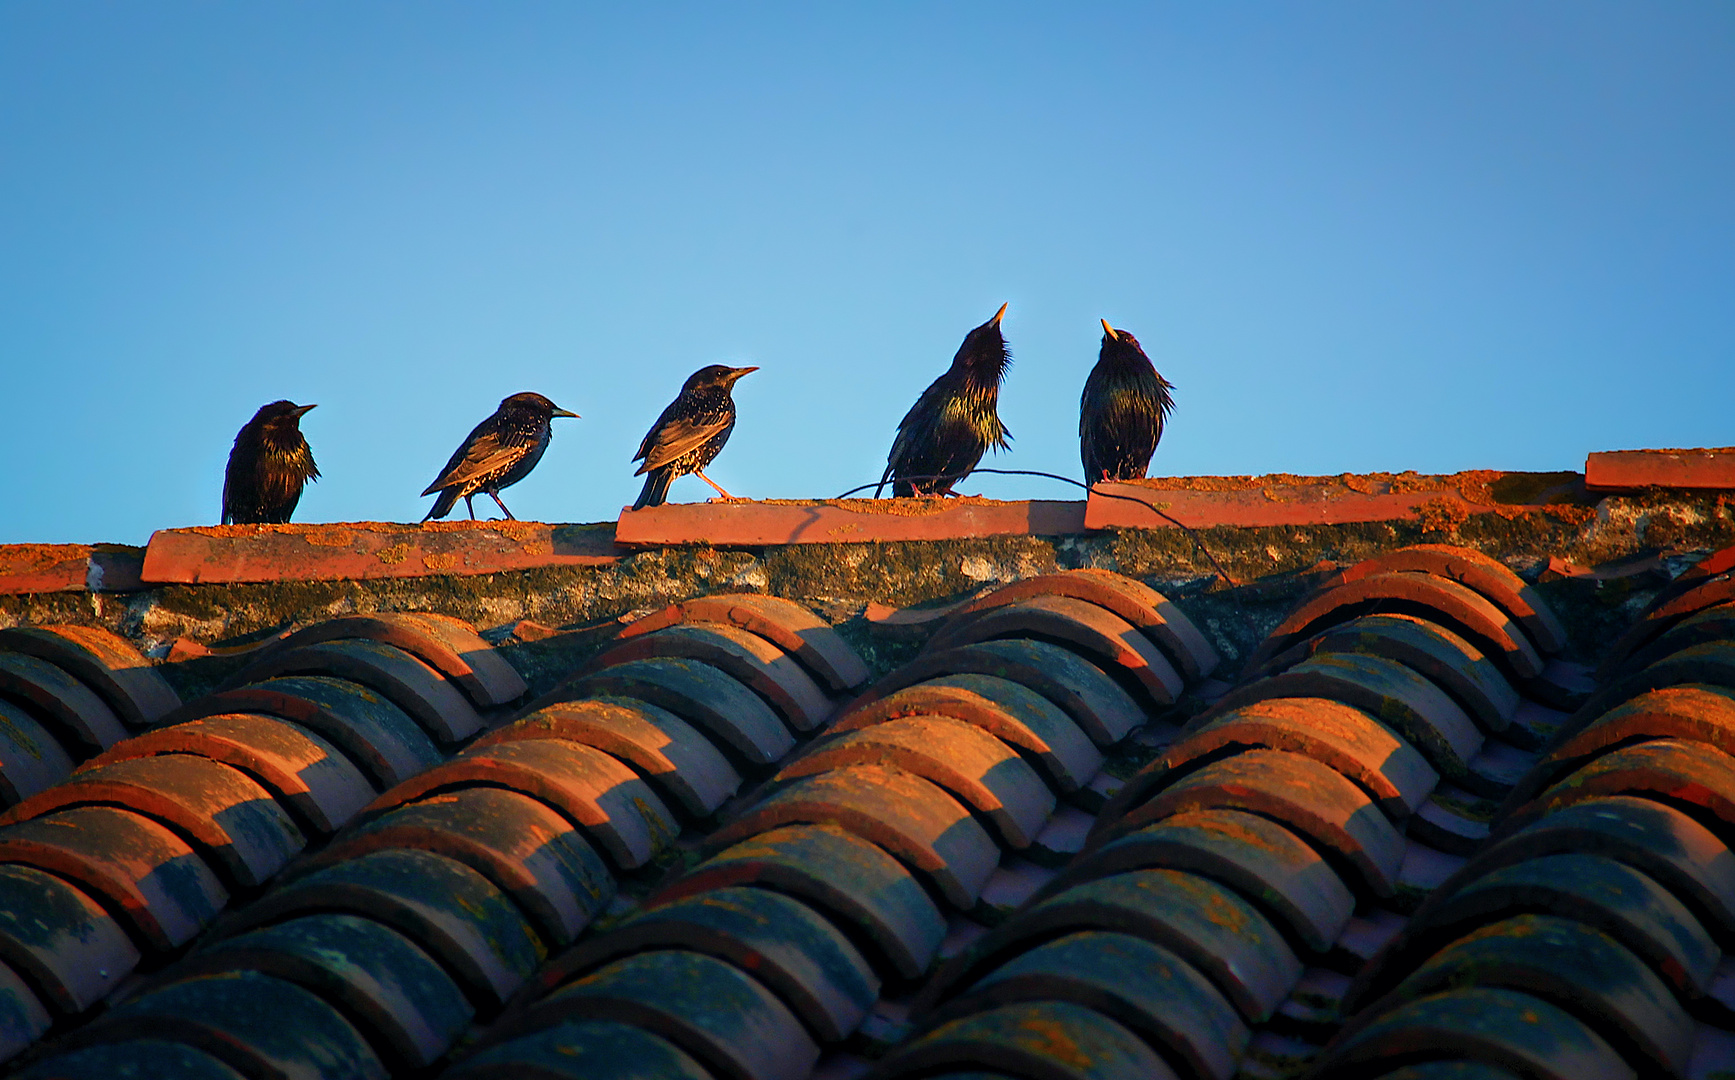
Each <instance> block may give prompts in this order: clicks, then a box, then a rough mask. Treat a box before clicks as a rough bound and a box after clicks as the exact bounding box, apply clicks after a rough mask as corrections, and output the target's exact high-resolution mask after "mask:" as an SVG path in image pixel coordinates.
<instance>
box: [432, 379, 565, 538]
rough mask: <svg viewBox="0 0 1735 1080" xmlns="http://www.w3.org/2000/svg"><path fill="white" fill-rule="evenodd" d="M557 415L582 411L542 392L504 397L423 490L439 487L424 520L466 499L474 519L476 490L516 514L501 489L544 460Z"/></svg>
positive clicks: (509, 516)
mask: <svg viewBox="0 0 1735 1080" xmlns="http://www.w3.org/2000/svg"><path fill="white" fill-rule="evenodd" d="M556 416H569V417H571V418H573V419H574V420H576V419H578V414H577V413H575V412H567V411H566V410H565V409H562V408H560V407H559V406H557V405H555V404H554V402H552V401H550V400H548V399H547V398H545V397H543V396H542V395H541V394H534V393H523V394H513V395H512V396H511V397H509V398H507V399H506V400H504V401H502V402H501V403H500V407H499V408H498V409H495V410H494V415H493V416H490V417H489V418H488V419H486V420H484V421H482V422H481V423H480V424H477V425H476V426H475V428H473V429H472V430H471V432H470V435H469V437H468V438H466V439H465V440H464V441H463V443H462V444H460V445H459V447H458V449H457V450H456V451H455V452H454V453H453V454H452V459H451V460H450V461H448V462H446V467H445V468H444V469H441V470H440V475H439V478H438V479H436V480H435V481H434V482H433V483H431V484H429V485H428V487H427V489H426V490H425V491H423V492H422V494H423V495H432V494H433V493H434V492H436V491H437V492H439V493H440V497H439V498H437V499H435V500H434V508H433V509H432V510H429V511H428V516H427V517H425V518H423V519H422V520H423V521H427V520H428V518H443V517H445V516H446V515H447V514H449V513H451V512H452V507H453V506H455V505H457V502H458V500H459V499H463V500H464V508H465V509H466V510H468V511H470V520H471V521H475V520H476V506H475V504H474V503H472V502H471V501H470V500H471V499H473V498H475V497H476V496H477V495H486V496H488V497H489V498H490V499H493V500H494V505H495V506H498V507H499V508H500V512H501V513H502V514H505V515H506V517H507V518H508V519H510V520H516V519H515V518H513V517H512V511H510V510H508V509H506V504H505V503H503V502H501V501H500V491H501V489H502V488H509V487H511V486H512V485H513V484H516V483H517V482H518V481H520V480H522V479H524V478H525V477H526V476H529V475H530V470H531V469H534V468H536V463H537V462H538V461H541V460H542V454H543V452H544V451H546V450H547V449H548V443H549V440H551V439H552V438H553V437H554V432H553V429H552V427H551V425H550V421H552V420H553V419H554V418H555V417H556Z"/></svg>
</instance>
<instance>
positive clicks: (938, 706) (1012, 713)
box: [831, 675, 1103, 794]
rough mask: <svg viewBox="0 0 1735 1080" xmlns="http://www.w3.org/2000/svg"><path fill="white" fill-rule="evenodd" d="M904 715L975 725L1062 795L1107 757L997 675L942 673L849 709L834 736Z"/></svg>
mask: <svg viewBox="0 0 1735 1080" xmlns="http://www.w3.org/2000/svg"><path fill="white" fill-rule="evenodd" d="M900 716H949V717H951V718H952V719H954V720H962V721H964V722H965V723H969V724H975V725H976V726H977V727H979V728H981V729H982V730H983V731H986V732H987V733H988V734H990V735H992V736H994V737H995V738H997V739H999V740H1000V741H1001V742H1003V743H1005V744H1006V745H1008V746H1014V747H1017V748H1018V749H1019V750H1020V751H1021V752H1023V753H1026V754H1028V755H1030V756H1031V757H1033V758H1034V759H1035V760H1036V763H1037V765H1038V767H1039V768H1040V769H1041V770H1042V774H1043V775H1044V776H1045V777H1047V778H1048V781H1049V783H1050V784H1051V785H1053V786H1054V788H1055V789H1056V790H1057V791H1059V792H1061V793H1063V794H1067V793H1071V792H1075V791H1077V790H1078V789H1079V788H1081V787H1083V786H1084V785H1085V784H1088V783H1090V780H1091V778H1092V777H1094V776H1095V775H1096V774H1097V772H1098V771H1100V770H1101V769H1102V763H1103V756H1102V752H1101V751H1100V750H1098V749H1097V748H1096V747H1095V746H1094V745H1093V744H1092V743H1091V741H1090V739H1089V738H1088V737H1087V736H1086V735H1085V733H1084V732H1083V730H1081V729H1080V728H1079V726H1078V724H1077V723H1075V722H1074V721H1073V720H1072V719H1071V718H1070V717H1068V716H1067V715H1066V713H1065V712H1063V711H1062V710H1061V709H1060V707H1059V706H1057V705H1055V704H1054V703H1053V702H1051V701H1049V700H1048V699H1047V698H1045V697H1043V696H1042V695H1041V694H1038V693H1037V692H1036V691H1034V690H1031V689H1029V688H1028V687H1026V686H1024V685H1022V684H1020V683H1016V682H1013V681H1011V680H1010V679H1002V678H998V677H997V676H993V675H942V676H939V677H938V678H933V679H929V680H927V681H926V682H920V683H917V684H916V685H914V686H907V687H905V688H904V689H902V690H897V691H894V692H892V693H891V694H888V695H887V696H885V697H883V698H878V699H876V700H873V701H869V702H865V703H863V704H861V705H859V706H856V707H853V708H851V709H850V710H849V711H848V712H846V713H845V714H844V715H842V716H840V717H839V718H838V719H837V722H836V723H835V724H833V725H832V727H831V731H832V733H833V734H842V733H843V732H846V731H857V730H860V729H862V728H866V727H871V726H872V725H874V724H878V723H882V722H884V721H886V720H891V719H895V718H897V717H900Z"/></svg>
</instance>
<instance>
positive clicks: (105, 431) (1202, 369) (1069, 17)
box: [0, 0, 1735, 543]
mask: <svg viewBox="0 0 1735 1080" xmlns="http://www.w3.org/2000/svg"><path fill="white" fill-rule="evenodd" d="M1003 301H1009V302H1010V303H1011V309H1010V311H1009V313H1008V315H1007V318H1006V323H1005V328H1006V332H1007V336H1008V338H1009V340H1010V341H1011V344H1012V350H1013V356H1014V363H1013V366H1012V368H1011V371H1010V373H1009V375H1008V379H1007V382H1006V384H1005V387H1004V391H1003V394H1002V399H1001V415H1002V417H1003V419H1004V420H1005V421H1006V423H1007V425H1008V426H1009V427H1010V428H1011V429H1012V432H1013V434H1014V435H1015V436H1016V442H1015V443H1014V449H1013V451H1012V452H1011V453H1010V454H1002V455H1000V456H999V457H998V459H994V458H990V459H989V460H988V461H986V462H985V464H988V465H1001V466H1005V467H1010V468H1036V469H1046V470H1050V471H1057V472H1063V473H1066V474H1069V475H1074V476H1076V475H1078V473H1079V461H1078V439H1077V422H1078V395H1079V390H1080V388H1081V387H1082V385H1083V381H1084V377H1085V375H1086V373H1087V372H1088V371H1089V369H1090V366H1091V364H1092V363H1093V362H1094V361H1095V357H1096V349H1097V344H1098V341H1099V338H1100V335H1101V331H1100V328H1099V327H1098V325H1097V319H1098V318H1099V317H1105V316H1106V317H1107V318H1108V319H1109V320H1110V321H1111V322H1112V323H1114V324H1115V325H1117V326H1121V327H1125V328H1127V329H1130V330H1131V331H1133V332H1134V333H1135V334H1137V335H1138V336H1139V338H1140V339H1141V340H1142V341H1143V342H1144V344H1145V346H1146V348H1147V350H1148V351H1149V353H1150V355H1151V356H1152V358H1153V359H1154V360H1155V362H1156V364H1157V366H1158V368H1159V370H1161V371H1162V372H1163V373H1164V374H1165V375H1166V376H1167V377H1168V378H1169V380H1170V381H1171V382H1173V383H1174V384H1175V386H1176V391H1175V397H1176V401H1177V403H1178V405H1177V412H1176V414H1175V416H1174V418H1173V420H1172V422H1171V425H1170V427H1169V430H1168V432H1167V434H1166V435H1165V437H1164V440H1163V444H1162V446H1161V448H1160V449H1159V450H1158V453H1157V460H1156V462H1155V463H1154V466H1153V472H1154V473H1156V474H1159V475H1187V474H1204V473H1250V472H1252V473H1257V472H1271V471H1287V472H1300V473H1332V472H1341V471H1345V470H1355V471H1370V470H1401V469H1412V468H1413V469H1420V470H1423V471H1449V470H1456V469H1465V468H1510V469H1567V468H1582V466H1583V461H1584V456H1585V454H1586V452H1588V451H1592V450H1602V449H1620V448H1632V447H1644V446H1702V445H1728V444H1731V443H1735V6H1732V5H1730V4H1729V3H1726V2H1721V0H1718V2H1709V3H1688V2H1676V3H1669V4H1632V3H1618V4H1603V3H1594V2H1590V0H1569V2H1560V3H1536V2H1506V0H1502V2H1498V3H1475V2H1466V3H1453V4H1436V3H1384V2H1381V3H1372V2H1368V3H1305V4H1304V3H1281V4H1267V3H1236V4H1197V3H1174V4H1139V5H1132V4H1124V5H1123V4H1094V5H1063V4H1030V5H1014V4H1006V3H995V4H966V3H951V4H939V3H920V4H916V3H912V4H889V3H878V4H871V5H868V4H863V5H856V6H853V7H849V6H844V5H834V4H820V5H790V6H779V5H769V4H759V5H731V4H693V5H679V4H659V5H612V6H607V7H605V6H604V5H578V4H571V3H490V4H477V3H469V4H453V3H440V2H428V0H418V2H415V3H389V2H368V3H361V4H357V3H353V2H300V3H295V4H262V3H210V2H195V0H189V2H185V3H172V4H165V3H157V4H93V3H80V2H67V0H4V2H0V542H15V541H120V542H130V543H142V542H143V541H144V540H145V538H146V537H147V536H148V535H149V534H150V532H151V531H152V530H153V529H157V528H163V527H170V526H178V525H192V524H200V523H211V522H215V521H216V520H217V516H218V509H219V501H220V492H221V487H222V473H223V464H224V461H225V460H226V458H227V455H228V451H229V447H230V444H231V442H232V441H233V439H234V436H235V432H236V430H237V429H238V428H239V427H240V426H241V424H242V423H243V422H245V421H246V420H247V419H248V418H249V417H250V416H251V415H252V413H253V411H254V410H255V409H256V408H258V406H259V405H261V404H263V403H264V402H267V401H270V400H273V399H276V398H280V397H287V398H291V399H293V400H295V401H298V402H317V403H319V406H320V407H319V408H318V409H317V410H315V411H314V412H312V413H310V414H308V416H307V418H306V420H305V421H304V424H303V428H304V430H305V431H306V433H307V436H308V438H309V440H310V441H311V442H312V445H313V449H314V453H315V455H316V457H317V458H318V461H319V465H320V467H321V469H322V470H323V471H324V473H325V478H324V479H323V480H321V481H320V482H319V483H317V484H315V485H313V486H311V487H310V488H309V489H308V492H307V494H306V496H305V497H304V498H303V500H302V503H301V509H300V511H299V512H298V514H297V520H304V521H343V520H365V519H384V520H409V521H414V520H417V519H418V518H420V516H421V515H422V514H423V513H424V512H425V511H426V508H427V506H428V505H429V503H430V502H431V500H430V499H418V498H417V497H416V493H417V492H419V491H421V489H422V488H423V487H424V486H426V485H427V483H428V482H429V481H430V480H431V479H433V477H434V475H435V474H436V472H437V471H438V469H439V467H440V466H441V465H442V464H443V463H444V462H445V460H446V458H447V456H448V455H449V454H450V453H451V451H452V449H453V448H454V447H455V446H456V445H457V443H458V441H459V440H460V439H461V438H462V437H463V436H464V435H465V434H466V433H467V432H468V431H469V430H470V428H471V427H472V426H473V425H474V424H475V423H477V422H478V421H479V420H481V419H482V418H483V417H484V416H486V415H488V413H489V412H490V411H492V410H493V408H494V407H495V405H496V404H497V403H498V402H499V400H500V399H501V398H502V397H504V396H506V395H507V394H510V393H513V392H515V391H519V390H528V389H533V390H538V391H541V392H542V393H545V394H547V395H548V396H550V397H552V398H553V399H554V400H555V401H556V402H557V403H559V404H560V405H562V406H564V407H566V408H569V409H573V410H575V411H577V412H580V413H582V414H583V416H584V418H583V419H582V420H564V421H557V424H558V425H560V426H559V427H558V428H557V434H556V437H555V440H554V443H553V445H552V447H551V448H550V450H549V452H548V454H547V456H546V457H545V458H544V459H543V461H542V464H541V466H540V467H539V468H538V469H537V471H536V472H535V473H534V474H533V475H532V476H531V477H530V478H529V479H528V480H526V481H524V482H523V483H521V484H519V485H518V486H517V487H516V488H512V489H510V490H509V491H508V493H507V494H506V500H507V503H508V504H509V505H510V506H511V507H512V508H513V512H514V513H516V514H517V515H518V516H519V517H521V518H526V519H532V518H534V519H541V520H547V521H595V520H605V519H612V518H613V517H614V516H615V514H616V513H617V512H618V510H619V508H620V507H621V506H622V505H623V504H625V503H629V502H631V500H632V498H633V497H634V495H635V494H636V493H637V490H638V487H639V481H637V480H634V479H633V478H632V476H631V473H632V471H633V469H632V466H631V464H630V463H629V461H628V459H629V458H630V457H631V455H632V453H633V451H634V450H635V449H636V448H637V446H638V442H639V439H640V438H641V437H642V436H643V435H644V432H645V430H646V428H647V427H648V426H649V425H650V423H651V421H652V420H653V419H654V418H655V417H656V415H657V413H658V412H659V411H660V410H661V409H662V407H663V406H664V405H665V404H667V402H668V401H669V400H670V399H671V398H672V397H673V395H674V393H675V391H676V390H677V388H678V387H679V385H680V383H681V381H682V379H683V378H684V377H685V376H686V375H687V374H688V373H690V372H691V371H693V370H694V369H696V368H698V367H700V366H702V365H704V364H709V363H718V362H720V363H728V364H758V365H760V366H761V367H762V368H763V370H761V371H760V372H758V373H756V374H753V375H750V376H748V377H747V378H746V379H745V380H743V381H742V382H741V383H740V385H739V386H738V388H737V392H736V395H735V396H736V401H737V402H738V404H739V406H740V423H739V426H738V427H737V428H736V431H735V436H734V439H733V440H732V441H731V443H730V444H729V447H728V449H727V450H726V451H724V453H723V456H722V457H721V458H720V459H719V460H718V461H717V463H716V465H715V466H714V468H713V469H712V470H710V472H711V475H712V476H713V478H714V479H716V480H718V481H719V482H720V483H722V484H724V485H725V486H726V487H729V488H730V489H731V490H733V491H734V492H735V493H736V494H739V495H746V496H755V497H778V498H798V497H823V496H830V495H834V494H836V493H838V492H839V491H841V490H843V489H844V488H848V487H851V486H854V485H856V484H860V483H863V482H867V481H871V480H875V479H877V478H878V476H879V474H880V472H881V470H882V468H883V467H884V463H885V453H886V450H887V448H888V447H889V445H890V442H891V437H892V433H893V431H894V429H895V427H896V425H897V422H898V420H899V418H900V417H902V415H903V414H904V411H905V410H906V409H907V408H908V407H909V405H910V403H911V402H912V401H914V399H915V397H916V395H917V394H918V393H919V392H920V391H921V390H922V388H923V387H925V386H926V385H927V384H928V382H929V381H931V380H932V379H933V378H934V377H935V376H936V375H938V374H939V373H940V371H941V370H942V369H944V367H945V366H946V364H947V363H948V362H949V361H950V359H951V356H952V353H953V351H954V350H955V349H956V348H957V346H958V343H959V341H960V340H961V339H962V337H963V335H964V333H965V332H966V331H967V330H969V329H970V328H971V327H972V326H975V325H976V324H977V323H980V322H982V321H983V320H984V319H986V318H987V317H988V316H989V315H990V314H992V313H993V311H994V309H995V308H996V307H998V306H999V304H1000V303H1001V302H1003ZM962 490H966V491H972V490H974V491H980V492H982V493H984V494H989V495H994V496H998V497H1007V498H1015V497H1047V498H1073V497H1076V492H1075V491H1074V490H1073V489H1069V488H1066V487H1063V486H1061V485H1058V484H1054V483H1051V482H1048V481H1039V480H1025V479H1003V478H993V477H984V478H981V479H980V480H979V481H971V482H967V483H966V484H964V485H963V486H962ZM710 493H711V492H710V489H708V488H706V487H705V486H704V485H703V484H702V483H701V482H700V481H698V480H697V479H686V480H681V481H677V482H676V485H675V488H674V491H673V498H674V499H675V500H677V501H698V500H700V499H701V498H703V497H704V496H707V495H709V494H710ZM483 502H484V503H486V505H488V507H489V509H490V511H492V509H493V506H492V504H491V503H487V502H486V500H483ZM461 512H462V510H461V508H460V513H461Z"/></svg>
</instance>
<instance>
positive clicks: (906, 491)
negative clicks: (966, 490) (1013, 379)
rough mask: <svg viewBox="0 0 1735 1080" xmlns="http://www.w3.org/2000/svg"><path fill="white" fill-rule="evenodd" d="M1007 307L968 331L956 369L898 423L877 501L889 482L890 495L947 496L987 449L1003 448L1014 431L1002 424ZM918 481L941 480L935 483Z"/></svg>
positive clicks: (1008, 355)
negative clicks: (1002, 328)
mask: <svg viewBox="0 0 1735 1080" xmlns="http://www.w3.org/2000/svg"><path fill="white" fill-rule="evenodd" d="M1005 315H1006V305H1005V304H1002V305H1000V310H999V311H997V312H995V313H994V317H993V318H992V319H989V320H988V321H987V322H985V323H983V324H982V325H981V326H978V327H977V328H976V329H974V330H972V331H970V332H969V333H968V334H967V335H965V337H964V343H963V344H962V345H960V346H958V352H957V354H956V355H954V356H953V357H952V366H951V367H950V368H948V369H947V370H946V372H945V374H943V375H941V376H940V377H939V378H937V379H935V380H934V381H933V383H932V384H930V385H929V386H928V388H927V389H926V390H924V391H922V396H921V397H919V398H917V399H916V403H915V404H914V405H912V406H910V411H909V412H907V413H905V414H904V418H903V420H901V421H899V423H898V434H897V437H896V438H894V439H893V440H892V449H891V453H889V454H888V455H886V471H885V473H884V474H883V475H882V476H881V477H880V484H879V487H878V488H876V489H875V490H874V495H875V496H876V497H877V496H878V495H879V494H880V492H881V491H883V490H884V489H885V486H886V484H887V483H888V482H889V483H890V484H891V485H892V495H893V496H894V497H898V498H903V497H908V496H912V495H949V494H951V492H952V486H953V485H954V484H956V483H957V482H958V481H959V480H962V479H963V478H964V477H965V476H966V475H968V474H969V472H970V471H971V470H972V469H974V468H975V467H976V466H977V464H978V463H980V462H981V460H982V455H983V454H985V453H987V452H988V448H989V447H993V448H994V449H996V450H1004V449H1006V448H1007V446H1008V441H1009V440H1010V439H1011V437H1012V433H1011V432H1010V431H1007V430H1006V425H1005V424H1002V423H1001V422H1000V414H999V411H998V410H999V405H1000V380H1001V379H1002V378H1003V377H1004V376H1005V374H1006V369H1007V368H1008V367H1009V366H1011V363H1012V353H1011V351H1010V350H1008V349H1007V347H1006V338H1005V336H1004V335H1002V334H1001V332H1000V320H1001V319H1002V318H1004V317H1005ZM915 477H941V479H935V480H920V479H913V478H915Z"/></svg>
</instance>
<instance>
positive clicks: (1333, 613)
mask: <svg viewBox="0 0 1735 1080" xmlns="http://www.w3.org/2000/svg"><path fill="white" fill-rule="evenodd" d="M1391 612H1397V613H1400V614H1409V615H1416V616H1419V617H1421V618H1424V619H1427V620H1428V621H1430V622H1438V623H1441V624H1442V625H1444V626H1446V627H1447V628H1448V629H1450V630H1452V631H1454V632H1456V633H1458V634H1462V635H1463V636H1464V637H1466V638H1468V639H1469V641H1470V642H1471V643H1472V644H1473V645H1475V646H1476V647H1477V648H1478V649H1480V650H1481V651H1482V652H1483V653H1484V654H1485V655H1487V656H1489V657H1492V658H1493V659H1494V660H1495V661H1496V662H1498V663H1500V664H1501V665H1503V666H1504V668H1505V669H1506V670H1507V671H1509V672H1510V673H1511V674H1512V675H1513V676H1514V677H1516V678H1518V679H1520V680H1523V679H1534V678H1536V677H1537V676H1539V675H1541V674H1542V657H1541V656H1540V655H1539V654H1538V653H1537V651H1536V647H1535V646H1534V645H1532V644H1531V643H1530V639H1529V637H1528V636H1526V634H1525V633H1524V631H1523V630H1522V629H1521V628H1520V626H1519V624H1518V621H1517V620H1516V619H1514V618H1513V617H1512V616H1511V615H1510V614H1508V613H1507V612H1505V611H1503V610H1501V609H1500V608H1499V607H1496V606H1495V605H1494V604H1493V603H1492V602H1490V601H1489V600H1488V599H1487V598H1486V597H1484V596H1483V595H1482V594H1481V593H1478V592H1476V591H1474V590H1473V589H1470V588H1467V587H1465V586H1463V585H1460V584H1458V583H1457V582H1455V581H1451V580H1449V579H1447V578H1442V577H1436V576H1435V575H1433V574H1421V573H1385V574H1372V575H1369V576H1367V577H1362V578H1357V579H1356V580H1354V581H1351V582H1348V583H1346V584H1343V585H1339V586H1337V587H1335V588H1330V589H1326V590H1324V591H1322V592H1319V593H1316V594H1314V596H1313V597H1311V598H1310V599H1308V600H1307V601H1305V602H1304V603H1303V604H1302V605H1301V606H1300V607H1299V608H1297V609H1296V610H1295V611H1294V612H1292V613H1291V614H1290V615H1289V617H1288V618H1286V619H1284V620H1283V622H1281V623H1279V624H1278V626H1277V628H1276V629H1274V630H1272V631H1271V633H1270V634H1269V635H1267V636H1266V638H1265V641H1264V643H1263V644H1261V645H1260V646H1259V648H1258V649H1256V650H1254V653H1253V655H1252V656H1251V657H1249V658H1248V660H1247V664H1246V667H1245V670H1247V671H1257V670H1259V669H1260V668H1262V667H1263V666H1264V665H1265V664H1266V663H1267V662H1268V661H1270V660H1271V658H1272V657H1274V656H1276V655H1277V654H1278V653H1280V652H1282V651H1283V650H1285V649H1287V648H1289V647H1290V646H1292V645H1294V644H1295V643H1297V642H1299V641H1301V640H1303V639H1305V638H1307V637H1310V636H1312V635H1313V634H1317V633H1319V632H1320V631H1321V630H1326V629H1329V628H1331V627H1333V626H1336V625H1337V624H1339V623H1344V622H1348V621H1349V620H1350V619H1352V618H1355V617H1356V616H1358V615H1367V614H1373V613H1380V614H1386V613H1391Z"/></svg>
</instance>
